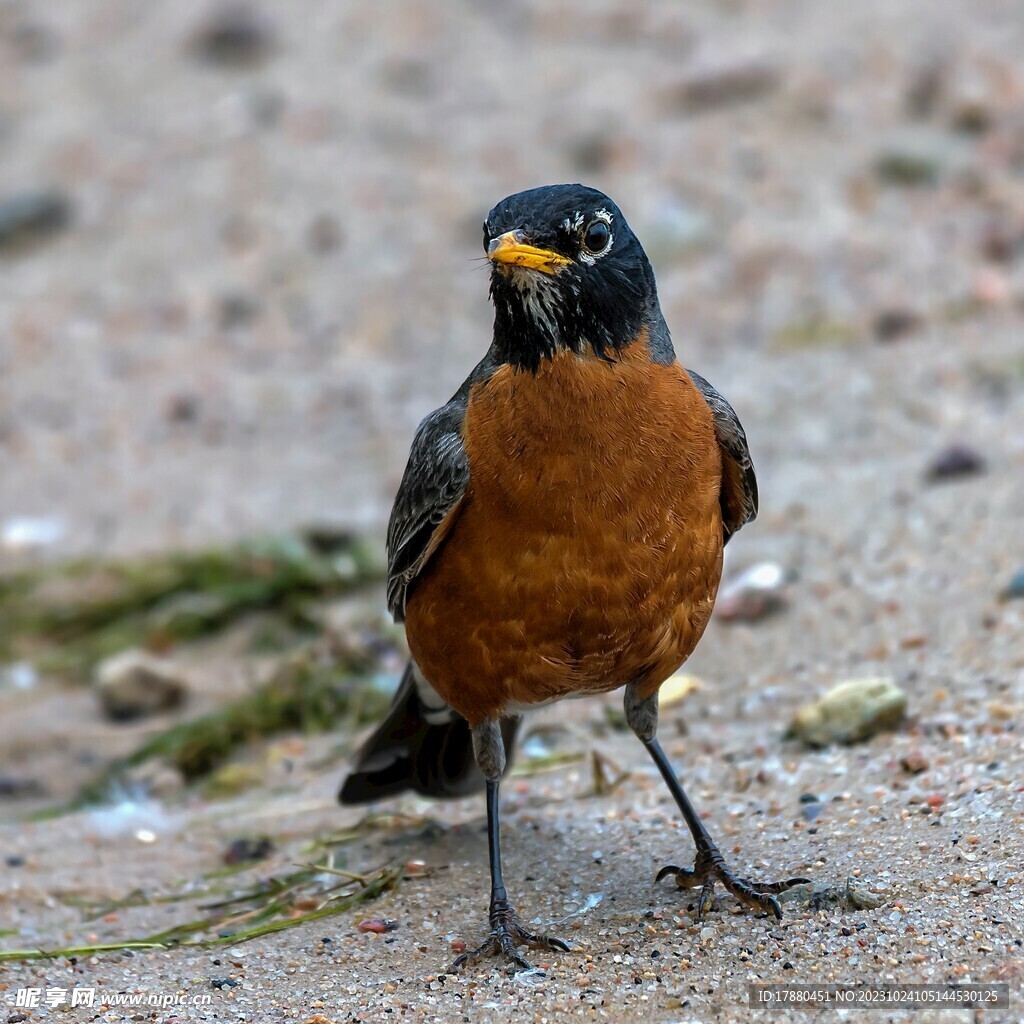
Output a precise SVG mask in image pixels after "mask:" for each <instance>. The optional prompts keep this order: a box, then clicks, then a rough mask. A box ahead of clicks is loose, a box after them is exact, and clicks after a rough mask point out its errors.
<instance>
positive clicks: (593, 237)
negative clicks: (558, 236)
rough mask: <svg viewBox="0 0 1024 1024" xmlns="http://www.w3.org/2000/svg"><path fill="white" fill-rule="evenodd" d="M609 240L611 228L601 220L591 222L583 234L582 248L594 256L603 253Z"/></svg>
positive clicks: (610, 238)
mask: <svg viewBox="0 0 1024 1024" xmlns="http://www.w3.org/2000/svg"><path fill="white" fill-rule="evenodd" d="M611 240H612V232H611V228H609V227H608V225H607V224H606V223H605V221H603V220H592V221H591V222H590V223H589V224H588V225H587V230H586V231H584V232H583V247H584V248H585V249H586V250H587V251H588V252H591V253H593V254H594V255H595V256H596V255H598V254H599V253H602V252H604V251H605V249H607V248H608V243H609V242H610V241H611Z"/></svg>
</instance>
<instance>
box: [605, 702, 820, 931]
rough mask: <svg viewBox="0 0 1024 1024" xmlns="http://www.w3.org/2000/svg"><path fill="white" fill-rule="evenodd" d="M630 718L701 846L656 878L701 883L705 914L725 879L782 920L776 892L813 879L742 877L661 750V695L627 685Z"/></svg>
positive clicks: (686, 885)
mask: <svg viewBox="0 0 1024 1024" xmlns="http://www.w3.org/2000/svg"><path fill="white" fill-rule="evenodd" d="M624 703H625V710H626V721H627V722H629V726H630V728H631V729H632V730H633V732H635V733H636V735H637V737H638V738H639V740H640V742H641V743H643V745H644V746H645V747H646V748H647V750H648V752H649V753H650V755H651V757H652V758H653V759H654V763H655V764H656V765H657V766H658V771H660V772H661V777H662V778H663V779H664V780H665V784H666V785H667V786H668V788H669V792H671V794H672V797H673V799H674V800H675V802H676V803H677V804H678V806H679V810H680V811H681V812H682V815H683V819H684V820H685V822H686V824H687V827H688V828H689V829H690V834H691V835H692V836H693V842H694V845H695V846H696V847H697V855H696V857H695V858H694V864H693V867H692V868H681V867H677V866H676V865H675V864H667V865H666V866H665V867H663V868H662V869H661V870H660V871H659V872H658V875H657V878H656V879H655V880H656V881H658V882H660V881H661V880H662V879H663V878H666V877H667V876H668V875H675V877H676V885H678V886H679V888H680V889H692V888H696V887H697V886H700V899H699V900H698V901H697V916H698V918H700V917H703V916H704V911H705V910H707V909H708V907H709V906H710V905H711V903H712V902H713V900H714V892H715V882H716V881H718V882H721V883H722V885H723V886H725V888H726V889H727V890H728V891H729V892H731V893H732V894H733V896H735V897H736V898H737V899H738V900H739V901H740V902H741V903H745V904H746V905H747V906H748V907H752V908H754V909H755V910H763V911H765V912H767V913H770V914H773V915H774V916H775V917H776V918H777V919H778V920H781V919H782V908H781V907H780V906H779V901H778V900H777V899H776V898H775V894H776V893H780V892H785V891H786V890H787V889H789V888H791V887H792V886H794V885H803V884H805V883H807V882H809V881H810V879H808V878H787V879H786V880H785V881H783V882H767V883H765V882H756V881H752V880H751V879H749V878H739V877H737V876H736V875H734V874H733V872H732V870H731V869H730V868H729V867H728V865H727V864H726V863H725V858H724V857H723V856H722V853H721V851H720V850H719V849H718V847H717V846H716V845H715V843H714V841H713V840H712V838H711V836H710V835H709V834H708V830H707V829H706V828H705V827H704V822H703V821H701V819H700V817H699V815H698V814H697V812H696V811H695V810H694V809H693V804H691V803H690V800H689V798H688V797H687V795H686V793H685V792H683V787H682V786H681V785H680V784H679V779H678V778H677V777H676V773H675V772H674V771H673V770H672V765H671V764H670V763H669V760H668V758H667V757H666V756H665V751H664V750H662V749H661V744H660V743H659V742H658V740H657V739H656V733H657V730H658V694H657V692H655V693H654V694H652V695H651V696H649V697H641V696H640V695H639V694H638V693H637V692H636V687H635V684H632V683H631V684H630V685H629V686H627V687H626V697H625V702H624Z"/></svg>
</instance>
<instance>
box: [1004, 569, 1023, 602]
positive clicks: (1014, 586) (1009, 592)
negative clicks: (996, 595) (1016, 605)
mask: <svg viewBox="0 0 1024 1024" xmlns="http://www.w3.org/2000/svg"><path fill="white" fill-rule="evenodd" d="M1000 596H1001V597H1002V599H1003V600H1004V601H1012V600H1014V599H1015V598H1018V597H1024V569H1022V570H1021V571H1020V572H1019V573H1017V574H1016V575H1015V576H1014V577H1013V579H1011V580H1010V582H1009V584H1008V585H1007V587H1006V589H1005V590H1004V591H1003V592H1002V594H1001V595H1000Z"/></svg>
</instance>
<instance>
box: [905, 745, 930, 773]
mask: <svg viewBox="0 0 1024 1024" xmlns="http://www.w3.org/2000/svg"><path fill="white" fill-rule="evenodd" d="M900 764H901V765H902V766H903V770H904V771H905V772H908V773H909V774H911V775H918V774H920V773H921V772H926V771H928V769H929V768H930V767H931V765H930V764H929V762H928V758H926V757H925V756H924V754H922V753H921V751H919V750H912V751H911V752H910V753H909V754H907V755H905V756H904V757H902V758H900Z"/></svg>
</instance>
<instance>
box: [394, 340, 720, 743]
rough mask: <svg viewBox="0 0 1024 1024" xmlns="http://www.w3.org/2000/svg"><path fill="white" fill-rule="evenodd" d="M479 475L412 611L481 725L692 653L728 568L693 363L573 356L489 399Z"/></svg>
mask: <svg viewBox="0 0 1024 1024" xmlns="http://www.w3.org/2000/svg"><path fill="white" fill-rule="evenodd" d="M463 442H464V444H465V447H466V452H467V455H468V458H469V466H470V483H469V489H468V491H467V493H466V496H465V499H464V500H463V502H462V503H461V505H460V506H459V509H458V512H457V513H456V514H457V518H456V520H455V521H454V522H453V523H452V524H451V529H450V531H449V532H448V534H447V536H446V537H445V539H444V541H443V543H442V544H441V545H440V547H439V548H438V550H437V552H436V554H435V555H434V556H433V558H432V559H431V560H430V562H429V563H428V564H427V566H426V568H425V570H424V573H423V575H422V577H421V579H420V580H419V581H418V582H417V583H416V584H415V586H414V589H413V592H412V594H411V595H410V598H409V602H408V606H407V608H406V631H407V635H408V639H409V646H410V648H411V650H412V653H413V655H414V657H415V658H416V661H417V663H418V664H419V666H420V668H421V669H422V670H423V672H424V674H425V675H426V677H427V678H428V679H429V680H430V682H431V683H432V684H433V686H434V687H435V688H436V689H437V691H438V693H439V694H441V696H442V697H444V699H445V700H447V701H448V702H449V703H450V704H451V705H452V707H454V708H455V709H456V710H457V711H459V712H460V713H461V714H463V715H464V716H465V717H466V718H467V719H468V720H469V722H470V723H471V724H475V723H476V722H478V721H479V720H481V719H482V718H486V717H493V716H495V715H499V714H501V713H503V712H506V711H510V710H512V709H514V708H515V707H516V706H518V705H528V704H534V703H543V702H546V701H550V700H556V699H558V698H560V697H565V696H570V695H580V694H585V693H596V692H603V691H606V690H610V689H614V688H617V687H619V686H623V685H625V684H626V683H628V682H631V681H634V680H636V681H639V682H640V683H641V684H642V685H643V687H644V689H645V690H646V691H647V692H653V691H654V690H655V689H656V688H657V687H658V686H660V685H661V683H662V682H663V681H664V680H665V679H666V678H668V676H669V675H671V674H672V672H674V671H675V669H676V668H678V666H679V665H680V664H682V662H683V661H684V660H685V659H686V658H687V657H688V656H689V654H690V652H691V651H692V650H693V648H694V646H695V645H696V643H697V641H698V640H699V639H700V636H701V634H702V633H703V631H704V627H705V626H706V625H707V621H708V618H709V616H710V614H711V608H712V604H713V602H714V597H715V593H716V591H717V588H718V582H719V578H720V576H721V565H722V522H721V512H720V508H719V502H718V496H719V488H720V485H721V472H722V469H721V459H720V455H719V451H718V445H717V442H716V439H715V435H714V429H713V425H712V420H711V413H710V411H709V410H708V407H707V405H706V404H705V402H704V400H703V398H702V397H701V395H700V393H699V392H698V391H697V389H696V388H695V387H694V385H693V383H692V381H691V380H690V378H689V376H688V375H687V374H686V372H685V371H684V370H683V369H682V368H681V367H679V366H678V365H674V366H671V367H668V366H660V365H656V364H653V363H651V362H650V361H649V359H648V358H647V355H646V348H645V346H644V347H643V348H641V346H640V344H637V345H635V346H632V350H627V353H626V355H625V358H624V359H623V360H622V361H621V362H615V363H607V362H604V361H602V360H599V359H597V358H594V357H580V356H576V355H572V354H570V353H566V354H563V355H559V356H558V357H556V358H555V360H554V361H553V362H550V363H544V364H543V365H542V367H541V369H540V370H539V371H538V373H537V374H536V376H534V375H531V374H529V373H515V372H514V371H513V370H512V369H511V368H509V367H503V368H502V369H500V370H499V371H498V372H497V373H496V374H495V375H494V376H493V377H492V378H491V379H490V380H489V381H487V382H486V383H484V384H480V385H477V386H476V387H475V388H474V389H473V391H472V393H471V395H470V401H469V408H468V411H467V414H466V419H465V424H464V427H463Z"/></svg>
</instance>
